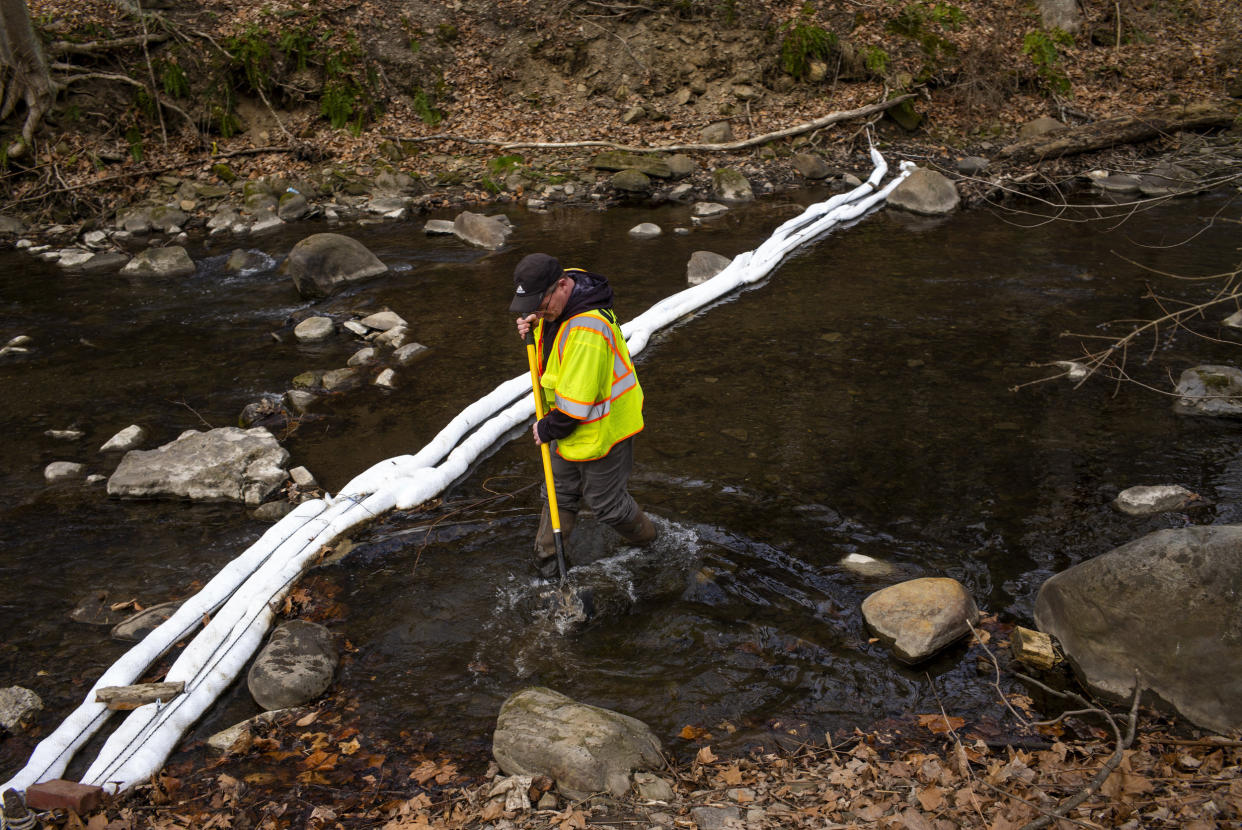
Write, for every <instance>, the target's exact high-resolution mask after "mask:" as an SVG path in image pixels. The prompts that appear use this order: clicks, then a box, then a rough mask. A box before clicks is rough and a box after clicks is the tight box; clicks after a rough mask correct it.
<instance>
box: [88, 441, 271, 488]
mask: <svg viewBox="0 0 1242 830" xmlns="http://www.w3.org/2000/svg"><path fill="white" fill-rule="evenodd" d="M288 463H289V453H288V452H287V451H286V450H285V449H284V448H283V447H281V446H280V444H278V443H277V442H276V439H275V438H274V437H273V436H272V434H271V433H270V432H268V431H267V430H266V429H263V428H261V427H257V428H255V429H245V430H243V429H238V428H237V427H220V428H219V429H213V430H210V431H208V432H199V431H198V430H188V431H186V432H183V433H182V434H181V435H180V437H178V438H177V440H175V441H172V442H170V443H168V444H165V445H164V446H162V447H157V448H156V449H153V450H131V451H130V452H128V453H126V454H125V457H124V458H122V459H121V464H120V466H118V467H117V468H116V472H115V473H113V474H112V477H111V478H109V479H108V495H110V496H120V497H123V498H151V497H165V496H172V497H176V498H185V499H193V500H194V501H241V502H245V503H246V504H248V505H252V506H253V505H257V504H259V503H260V502H262V501H263V500H264V499H265V498H266V497H267V496H268V494H270V493H271V492H272V491H273V490H275V489H276V488H277V487H279V486H280V485H281V484H283V483H284V481H285V478H286V477H287V474H286V472H285V466H286V465H287V464H288Z"/></svg>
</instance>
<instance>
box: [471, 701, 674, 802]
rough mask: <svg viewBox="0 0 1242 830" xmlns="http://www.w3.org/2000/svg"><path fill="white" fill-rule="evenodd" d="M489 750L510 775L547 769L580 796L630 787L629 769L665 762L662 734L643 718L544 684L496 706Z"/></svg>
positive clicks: (563, 786) (620, 792) (615, 792)
mask: <svg viewBox="0 0 1242 830" xmlns="http://www.w3.org/2000/svg"><path fill="white" fill-rule="evenodd" d="M492 754H493V755H494V756H495V758H496V763H497V764H499V765H500V768H501V770H503V771H504V772H505V773H506V774H508V775H546V776H548V777H549V778H551V779H553V780H554V781H555V782H556V785H557V787H558V788H559V789H560V791H561V792H562V793H564V794H565V795H567V796H569V797H570V798H575V799H582V798H587V797H588V796H590V795H592V794H594V793H610V794H611V795H613V796H615V797H620V796H623V795H625V794H626V793H627V792H629V790H630V773H631V772H632V771H634V770H651V769H660V768H662V767H664V758H663V755H662V754H661V746H660V740H659V738H657V737H656V736H655V734H654V733H653V732H652V731H651V729H650V727H648V726H647V725H646V724H645V723H643V722H642V721H640V720H638V719H636V718H632V717H629V716H628V715H622V714H620V713H618V712H613V711H610V710H608V709H601V708H599V707H597V706H589V705H587V704H585V703H578V702H576V701H574V700H572V699H571V698H568V697H566V696H565V695H562V694H560V693H558V692H554V691H552V690H551V689H547V688H543V687H535V688H530V689H523V690H522V691H520V692H518V693H516V694H514V695H513V696H512V697H510V698H509V699H508V700H506V701H505V702H504V705H503V706H501V707H500V715H499V716H498V717H497V719H496V732H495V734H494V736H493V738H492Z"/></svg>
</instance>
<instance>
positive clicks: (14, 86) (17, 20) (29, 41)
mask: <svg viewBox="0 0 1242 830" xmlns="http://www.w3.org/2000/svg"><path fill="white" fill-rule="evenodd" d="M55 97H56V84H55V83H54V82H53V81H52V77H51V75H50V74H49V72H48V65H47V58H46V57H45V56H44V54H43V47H42V46H41V45H40V43H39V38H38V36H37V35H36V34H35V30H34V25H33V24H32V23H31V22H30V11H29V10H28V9H27V8H26V0H0V123H3V122H4V121H7V120H8V118H9V117H10V116H11V115H13V114H14V112H16V111H17V108H18V104H19V103H22V102H24V103H25V104H26V119H25V121H24V122H23V124H22V130H21V137H20V138H18V139H17V140H15V141H14V142H13V143H12V144H10V145H9V146H8V147H7V148H6V149H7V153H8V156H9V157H10V158H20V157H21V156H23V155H25V154H26V152H27V151H28V150H29V149H30V146H31V143H32V142H33V141H34V131H35V129H36V128H37V127H38V126H39V122H40V121H41V120H42V119H43V114H44V113H45V112H47V109H48V107H50V106H51V105H52V100H53V99H54V98H55Z"/></svg>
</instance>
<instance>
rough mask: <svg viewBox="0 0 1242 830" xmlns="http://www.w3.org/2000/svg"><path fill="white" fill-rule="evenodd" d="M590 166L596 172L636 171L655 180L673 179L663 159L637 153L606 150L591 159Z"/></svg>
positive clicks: (670, 169)
mask: <svg viewBox="0 0 1242 830" xmlns="http://www.w3.org/2000/svg"><path fill="white" fill-rule="evenodd" d="M591 166H592V167H594V168H595V169H596V170H637V171H639V172H641V173H642V174H643V175H646V176H651V177H652V178H656V179H671V178H672V177H673V170H672V168H670V167H669V165H668V162H667V161H665V160H664V159H662V158H659V157H657V156H646V155H641V154H639V153H626V152H623V151H621V150H606V151H604V152H602V153H600V154H599V155H597V156H596V157H595V158H593V159H591Z"/></svg>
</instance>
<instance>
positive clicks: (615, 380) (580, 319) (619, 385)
mask: <svg viewBox="0 0 1242 830" xmlns="http://www.w3.org/2000/svg"><path fill="white" fill-rule="evenodd" d="M576 328H583V329H590V330H591V331H595V332H598V333H599V334H600V335H602V336H603V337H604V338H605V339H606V340H607V341H608V346H609V348H610V349H611V350H612V388H611V389H610V390H609V392H608V395H609V397H608V400H604V401H600V402H599V403H595V404H587V403H579V402H577V401H571V400H568V399H566V398H562V397H561V396H560V395H557V396H556V408H557V409H559V410H561V411H562V412H564V413H565V414H566V415H569V416H570V417H572V418H577V419H579V420H582V421H597V420H599V419H600V418H603V417H604V416H606V415H607V414H608V413H609V412H610V411H611V410H612V401H615V400H616V399H617V398H619V397H621V395H623V394H624V393H626V392H628V391H629V390H631V389H633V388H634V387H635V386H637V385H638V376H637V375H636V374H635V373H634V370H633V369H631V368H630V367H628V366H626V365H625V361H624V360H622V359H621V353H620V352H619V351H618V349H617V336H616V332H615V331H614V330H613V327H612V326H611V325H610V324H609V323H608V321H607V320H601V319H599V318H598V317H592V316H590V314H582V315H579V316H577V317H574V318H572V319H571V320H570V321H569V324H568V325H566V326H564V327H562V329H561V332H560V335H559V336H558V337H557V341H558V342H557V344H556V350H557V353H558V355H559V356H560V357H561V359H564V357H565V344H566V343H567V342H569V334H570V332H571V331H573V330H574V329H576Z"/></svg>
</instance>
